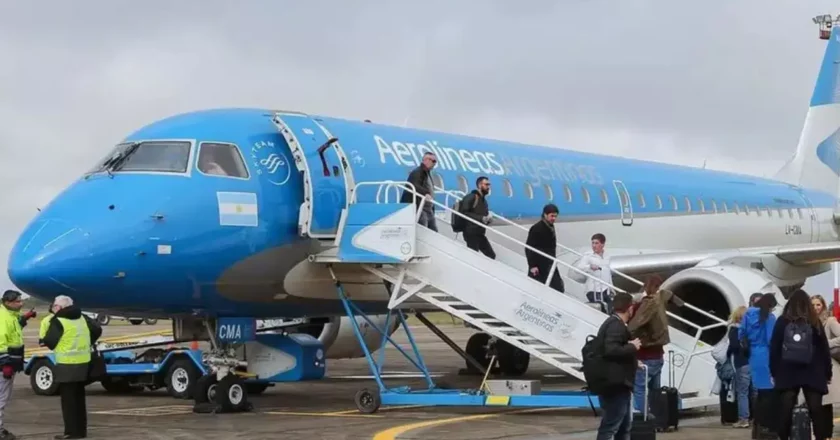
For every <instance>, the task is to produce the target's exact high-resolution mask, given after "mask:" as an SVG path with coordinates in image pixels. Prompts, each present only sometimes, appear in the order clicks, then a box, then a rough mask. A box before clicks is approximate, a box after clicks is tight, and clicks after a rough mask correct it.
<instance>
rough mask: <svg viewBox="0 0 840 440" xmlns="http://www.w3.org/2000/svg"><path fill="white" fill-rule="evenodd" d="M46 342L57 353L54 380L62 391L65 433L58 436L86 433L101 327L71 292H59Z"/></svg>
mask: <svg viewBox="0 0 840 440" xmlns="http://www.w3.org/2000/svg"><path fill="white" fill-rule="evenodd" d="M52 312H53V314H54V316H53V317H52V318H51V319H50V325H49V327H48V328H47V333H46V335H44V345H46V346H47V348H49V349H50V350H52V351H53V353H55V369H54V371H53V377H54V378H55V379H54V380H55V381H56V382H57V383H58V390H59V393H60V394H61V415H62V416H63V417H64V434H63V435H61V434H60V435H57V436H55V438H57V439H77V438H85V437H87V404H86V402H85V385H86V384H87V380H88V376H89V374H90V371H89V368H90V362H91V349H92V348H93V346H94V344H95V343H96V341H97V340H98V339H99V337H100V336H101V335H102V327H100V326H99V324H97V323H96V322H94V321H93V320H92V319H90V318H89V317H88V316H87V315H84V314H82V309H80V308H79V307H78V306H74V305H73V300H72V299H71V298H70V297H69V296H65V295H59V296H57V297H56V298H55V300H54V301H53V305H52Z"/></svg>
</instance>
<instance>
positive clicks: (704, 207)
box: [697, 199, 706, 212]
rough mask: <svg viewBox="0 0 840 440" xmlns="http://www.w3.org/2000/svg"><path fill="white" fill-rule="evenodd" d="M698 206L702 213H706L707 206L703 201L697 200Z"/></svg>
mask: <svg viewBox="0 0 840 440" xmlns="http://www.w3.org/2000/svg"><path fill="white" fill-rule="evenodd" d="M697 206H699V207H700V212H706V204H705V203H703V199H699V200H697Z"/></svg>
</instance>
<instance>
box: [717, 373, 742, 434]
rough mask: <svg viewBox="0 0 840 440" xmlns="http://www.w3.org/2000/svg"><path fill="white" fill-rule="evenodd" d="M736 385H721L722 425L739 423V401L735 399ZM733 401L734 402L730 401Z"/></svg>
mask: <svg viewBox="0 0 840 440" xmlns="http://www.w3.org/2000/svg"><path fill="white" fill-rule="evenodd" d="M734 388H735V384H734V383H733V382H729V385H728V386H727V385H726V384H725V383H724V384H721V388H720V424H721V425H732V424H734V423H735V422H737V421H738V399H737V398H735V389H734ZM730 399H732V400H730Z"/></svg>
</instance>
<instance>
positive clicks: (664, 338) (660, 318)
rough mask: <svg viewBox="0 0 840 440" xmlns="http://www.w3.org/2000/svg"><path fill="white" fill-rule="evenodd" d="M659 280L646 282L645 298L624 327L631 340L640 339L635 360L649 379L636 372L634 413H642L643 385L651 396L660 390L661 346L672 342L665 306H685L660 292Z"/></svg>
mask: <svg viewBox="0 0 840 440" xmlns="http://www.w3.org/2000/svg"><path fill="white" fill-rule="evenodd" d="M661 285H662V278H660V277H659V276H658V275H652V276H651V277H649V278H648V279H647V281H645V287H644V296H643V297H642V299H641V301H640V302H639V303H638V305H637V307H636V312H635V313H634V314H633V318H632V319H630V322H629V323H627V328H628V330H630V334H631V335H632V337H634V338H639V340H640V341H641V342H642V347H641V348H640V349H639V352H638V354H637V358H638V359H639V363H640V364H644V365H647V372H648V377H647V380H645V371H644V369H642V368H639V369H638V370H637V371H636V382H635V385H634V387H633V402H634V406H635V408H636V410H638V411H642V412H643V411H644V408H643V406H644V397H645V386H647V387H648V392H649V393H650V394H653V393H655V392H656V391H658V390H659V388H660V387H661V385H660V382H661V378H662V366H663V365H664V364H665V359H664V354H665V350H664V347H665V346H666V345H668V344H669V343H670V342H671V337H670V334H669V330H668V315H667V314H666V313H665V310H666V306H667V304H668V303H669V302H673V303H674V304H676V305H677V306H678V307H682V306H683V304H685V303H684V302H683V301H682V300H681V299H680V298H678V297H677V296H676V295H674V293H673V292H671V291H670V290H660V289H659V286H661Z"/></svg>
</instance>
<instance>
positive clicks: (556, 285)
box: [528, 266, 566, 292]
mask: <svg viewBox="0 0 840 440" xmlns="http://www.w3.org/2000/svg"><path fill="white" fill-rule="evenodd" d="M539 269H540V272H539V273H538V274H537V275H536V276H534V275H533V274H531V271H530V270H529V271H528V276H529V277H531V278H533V279H535V280H537V281H539V282H541V283H543V284H545V280H546V279H547V278H548V271H550V270H551V266H549V267H547V268H545V269H543V268H542V267H541V268H539ZM543 270H545V271H543ZM548 286H549V287H551V288H552V289H554V290H556V291H558V292H565V290H566V286H565V283H564V282H563V278H561V277H560V274H558V273H557V270H556V269H555V270H554V275H553V276H552V277H551V282H550V283H549V284H548Z"/></svg>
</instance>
